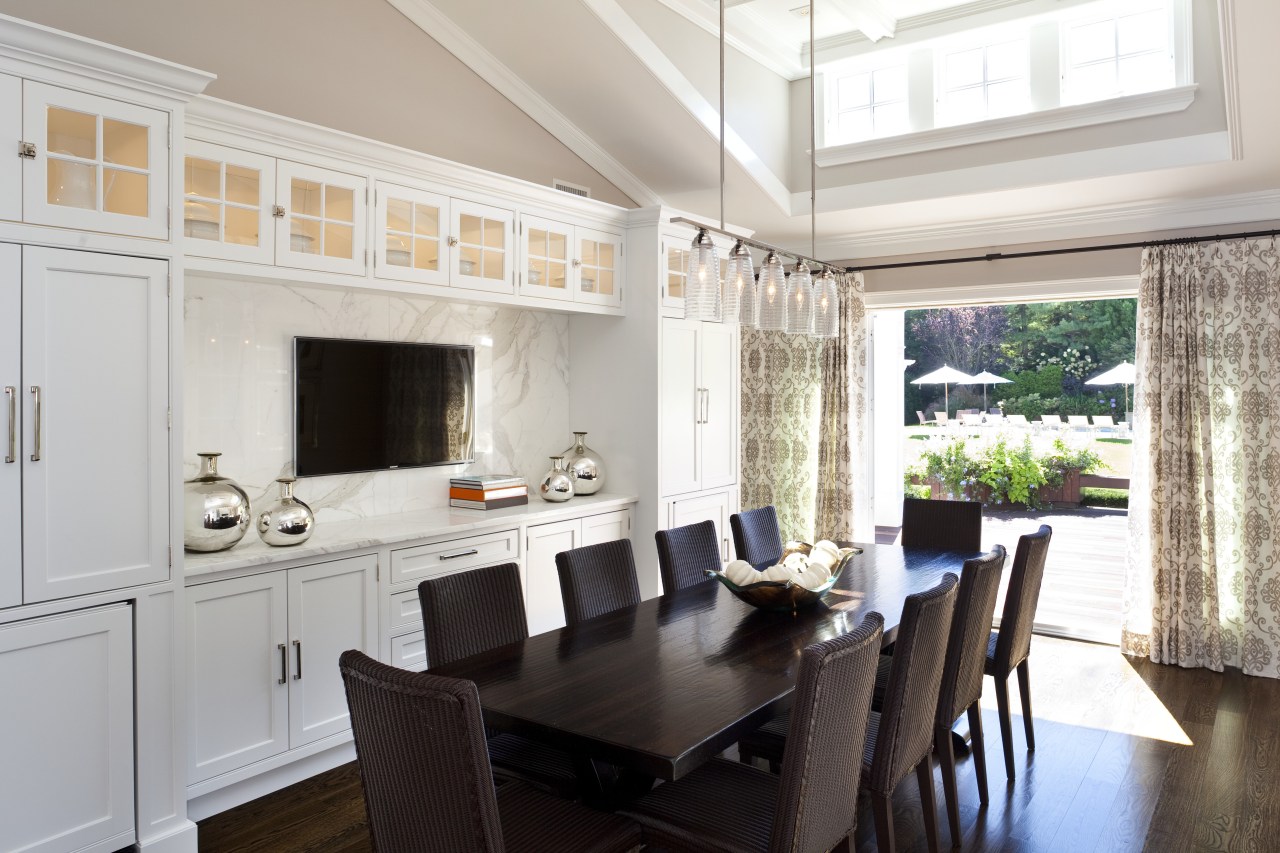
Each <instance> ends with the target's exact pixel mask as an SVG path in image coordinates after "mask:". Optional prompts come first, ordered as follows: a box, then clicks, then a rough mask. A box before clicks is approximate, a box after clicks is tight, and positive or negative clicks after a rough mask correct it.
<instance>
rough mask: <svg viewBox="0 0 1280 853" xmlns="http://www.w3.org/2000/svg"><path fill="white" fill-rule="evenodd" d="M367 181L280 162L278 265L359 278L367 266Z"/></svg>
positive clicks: (277, 199) (277, 198) (277, 235)
mask: <svg viewBox="0 0 1280 853" xmlns="http://www.w3.org/2000/svg"><path fill="white" fill-rule="evenodd" d="M368 206H369V182H368V180H367V179H365V178H362V177H358V176H356V175H348V174H346V173H344V172H335V171H333V170H332V169H321V168H319V167H317V166H308V165H303V164H301V163H291V162H289V161H287V160H280V161H277V163H276V207H275V211H274V215H275V217H276V263H277V264H278V265H279V266H282V267H297V268H298V269H305V270H322V271H327V272H337V273H350V274H355V275H360V274H363V273H364V268H365V214H366V211H367V210H368Z"/></svg>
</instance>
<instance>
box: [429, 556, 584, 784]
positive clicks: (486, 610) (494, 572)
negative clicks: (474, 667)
mask: <svg viewBox="0 0 1280 853" xmlns="http://www.w3.org/2000/svg"><path fill="white" fill-rule="evenodd" d="M418 601H419V603H420V604H421V605H422V626H423V629H424V633H425V637H426V643H427V665H428V666H442V665H444V664H446V663H453V662H454V661H456V660H461V659H462V658H468V657H471V656H472V655H478V654H480V653H481V652H487V651H489V650H490V649H496V648H497V647H498V646H505V645H507V644H509V643H518V642H520V641H522V640H524V639H525V638H527V637H528V636H529V626H528V622H527V621H526V619H525V612H524V595H523V592H522V590H521V587H520V567H519V566H518V565H517V564H515V563H503V564H502V565H500V566H487V567H485V568H482V569H472V570H470V571H465V572H455V573H454V574H451V575H444V576H442V577H436V578H428V579H427V580H424V581H423V582H422V583H420V584H418ZM489 735H490V737H489V759H490V761H491V762H492V764H493V767H494V772H495V773H497V775H498V776H499V777H504V778H512V779H522V780H524V781H526V782H532V783H533V784H535V785H537V786H538V787H540V788H545V789H546V790H548V791H550V792H552V793H554V794H557V795H559V796H563V797H569V798H573V797H575V796H577V794H578V788H579V784H578V774H577V772H576V770H575V767H574V763H573V759H572V757H570V756H569V755H568V753H565V752H562V751H560V750H558V749H553V748H552V747H549V746H547V745H545V744H542V743H539V742H537V741H533V740H529V739H527V738H523V737H520V736H519V735H514V734H510V733H498V732H489Z"/></svg>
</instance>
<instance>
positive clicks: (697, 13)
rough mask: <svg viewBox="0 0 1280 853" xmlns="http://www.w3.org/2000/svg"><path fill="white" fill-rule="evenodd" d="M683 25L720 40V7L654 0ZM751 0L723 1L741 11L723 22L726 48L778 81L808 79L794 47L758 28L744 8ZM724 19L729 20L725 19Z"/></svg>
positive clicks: (680, 0)
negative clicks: (777, 78) (697, 28)
mask: <svg viewBox="0 0 1280 853" xmlns="http://www.w3.org/2000/svg"><path fill="white" fill-rule="evenodd" d="M658 2H659V3H661V4H662V5H663V6H666V7H667V8H668V9H670V10H671V11H673V12H675V13H676V14H677V15H679V16H680V17H682V18H684V19H685V20H686V21H689V22H690V23H692V24H694V25H696V26H698V27H700V28H701V29H702V30H703V31H705V32H708V33H710V34H711V35H713V36H715V37H716V38H719V37H720V7H719V6H718V5H716V4H709V3H707V2H705V0H658ZM750 2H752V0H726V2H725V7H726V8H732V7H734V6H741V7H744V8H742V9H739V11H737V12H735V13H734V14H733V15H732V17H731V19H730V20H726V26H725V29H726V32H725V35H724V40H725V43H726V44H727V45H729V47H732V48H733V49H734V50H736V51H738V52H739V53H742V54H743V55H745V56H747V57H748V58H750V59H752V60H754V61H756V62H758V63H760V64H761V65H763V66H764V67H765V68H768V69H769V70H770V71H772V72H773V73H774V74H777V75H778V76H779V77H784V78H786V79H787V80H799V79H800V78H802V77H808V76H809V70H808V68H806V67H805V66H804V65H802V64H801V63H800V53H799V51H797V50H796V49H795V46H794V45H788V44H785V43H784V42H783V41H782V40H780V39H779V38H778V37H777V33H774V32H773V31H771V30H770V29H769V28H768V27H767V26H765V25H764V24H762V23H761V22H760V20H759V19H758V18H757V17H756V16H755V14H754V12H753V11H752V10H751V9H749V8H745V7H746V6H747V4H749V3H750ZM725 17H726V19H729V18H730V16H729V15H726V16H725Z"/></svg>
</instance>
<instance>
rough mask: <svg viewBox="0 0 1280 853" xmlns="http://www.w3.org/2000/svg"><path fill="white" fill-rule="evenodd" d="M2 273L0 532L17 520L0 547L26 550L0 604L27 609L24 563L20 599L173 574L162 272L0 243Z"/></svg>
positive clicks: (4, 583)
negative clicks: (1, 510)
mask: <svg viewBox="0 0 1280 853" xmlns="http://www.w3.org/2000/svg"><path fill="white" fill-rule="evenodd" d="M20 255H21V262H19V256H20ZM0 269H3V271H4V274H3V280H2V281H0V301H3V303H4V305H5V307H6V309H8V310H5V311H4V313H3V314H2V315H0V322H3V323H4V324H5V327H4V330H3V335H2V336H0V341H2V342H0V370H2V371H3V372H4V375H3V376H0V387H3V389H4V393H5V398H4V404H5V408H6V411H5V413H4V418H5V420H6V422H7V423H6V427H7V432H6V435H5V438H6V441H5V451H4V463H3V468H4V471H3V472H2V476H0V504H2V505H3V506H4V507H5V509H6V510H8V511H6V512H5V520H4V521H0V524H3V525H6V526H7V527H9V528H12V527H13V525H14V521H15V519H17V518H21V524H22V535H21V537H18V536H16V535H6V536H5V537H4V544H3V545H0V548H4V549H5V550H6V552H7V556H8V557H9V558H13V555H14V549H15V546H16V543H17V542H19V541H21V549H22V550H21V560H18V559H6V560H5V562H4V567H5V568H4V570H3V571H2V572H0V576H2V578H3V579H2V580H0V605H13V604H17V603H18V598H17V597H16V592H17V588H16V586H15V583H16V581H15V574H16V573H17V572H18V567H19V566H21V578H22V580H21V584H22V592H21V601H22V602H25V603H32V602H37V601H46V600H49V599H54V598H64V597H67V596H72V595H85V594H88V593H94V592H102V591H106V590H112V589H119V588H122V587H127V586H134V585H137V584H143V583H151V582H155V581H160V580H164V579H166V578H167V577H168V576H169V549H168V546H169V520H168V506H169V504H168V471H169V465H168V456H169V433H168V405H169V403H168V401H169V389H168V384H169V375H168V310H169V309H168V298H167V296H166V279H167V273H168V266H167V264H165V263H164V262H163V261H156V260H146V259H140V258H129V257H123V256H118V255H98V254H94V253H90V252H75V251H68V250H62V249H47V248H38V247H26V248H25V249H21V250H19V249H18V248H17V247H14V246H0ZM19 298H20V299H21V311H20V312H19V311H18V310H17V304H18V300H19ZM19 318H21V323H19ZM19 340H21V351H20V356H18V357H17V358H15V356H17V355H18V348H17V346H16V343H17V341H19ZM90 366H91V367H90ZM19 495H20V496H21V497H20V498H19ZM10 567H12V570H11V568H10Z"/></svg>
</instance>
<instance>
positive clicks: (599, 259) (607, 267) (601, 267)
mask: <svg viewBox="0 0 1280 853" xmlns="http://www.w3.org/2000/svg"><path fill="white" fill-rule="evenodd" d="M577 247H578V256H577V258H575V259H574V265H575V266H576V267H577V270H578V289H577V292H576V293H575V294H574V297H573V298H574V301H576V302H586V303H589V304H592V305H615V306H616V305H621V304H622V281H621V278H622V238H621V237H620V236H618V235H617V234H610V233H608V232H606V231H592V230H590V229H587V228H578V229H577Z"/></svg>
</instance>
